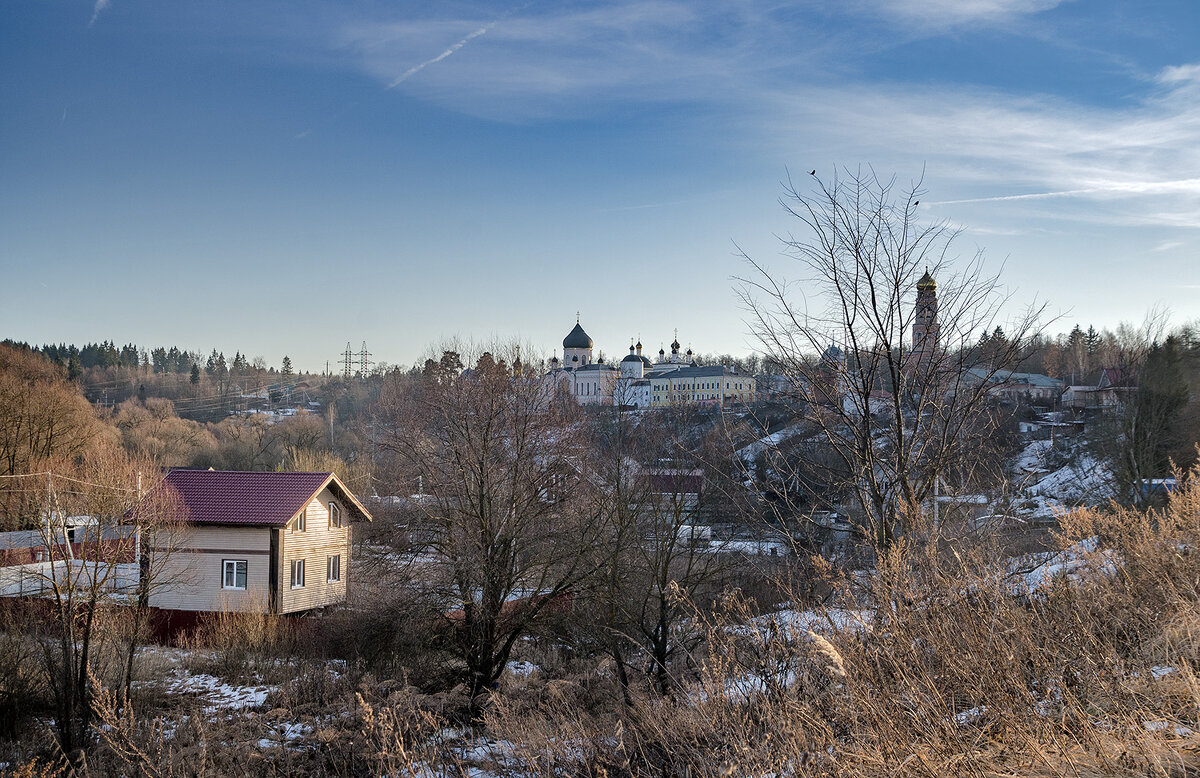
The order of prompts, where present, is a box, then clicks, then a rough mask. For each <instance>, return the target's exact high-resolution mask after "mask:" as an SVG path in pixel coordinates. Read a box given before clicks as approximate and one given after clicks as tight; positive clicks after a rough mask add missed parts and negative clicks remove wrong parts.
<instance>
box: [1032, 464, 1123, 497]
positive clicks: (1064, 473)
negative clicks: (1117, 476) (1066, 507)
mask: <svg viewBox="0 0 1200 778" xmlns="http://www.w3.org/2000/svg"><path fill="white" fill-rule="evenodd" d="M1026 493H1027V494H1029V495H1032V496H1041V497H1050V498H1053V499H1056V500H1060V501H1062V502H1066V503H1088V504H1094V503H1098V502H1103V501H1104V500H1107V499H1110V498H1111V497H1112V496H1113V490H1112V474H1111V473H1110V472H1109V470H1108V468H1107V467H1105V466H1104V465H1103V464H1102V463H1100V462H1099V461H1098V460H1096V459H1095V458H1094V457H1092V456H1089V455H1087V454H1083V455H1081V456H1079V457H1077V458H1076V459H1075V461H1073V462H1071V463H1070V464H1067V465H1064V466H1063V467H1060V468H1058V469H1057V470H1055V471H1053V472H1051V473H1049V474H1047V475H1046V476H1045V477H1043V478H1042V479H1041V480H1040V481H1038V482H1037V483H1036V484H1034V485H1033V486H1030V487H1028V488H1027V489H1026Z"/></svg>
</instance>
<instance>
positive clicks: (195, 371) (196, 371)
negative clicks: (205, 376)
mask: <svg viewBox="0 0 1200 778" xmlns="http://www.w3.org/2000/svg"><path fill="white" fill-rule="evenodd" d="M190 380H191V382H192V386H195V385H196V384H198V383H200V365H198V364H196V363H195V362H193V363H192V377H191V379H190Z"/></svg>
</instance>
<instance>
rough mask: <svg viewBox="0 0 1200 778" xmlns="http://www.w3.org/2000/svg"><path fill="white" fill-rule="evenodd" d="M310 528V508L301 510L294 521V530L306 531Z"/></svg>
mask: <svg viewBox="0 0 1200 778" xmlns="http://www.w3.org/2000/svg"><path fill="white" fill-rule="evenodd" d="M306 529H308V509H305V510H302V511H300V515H299V516H297V517H296V519H295V521H293V522H292V532H304V530H306Z"/></svg>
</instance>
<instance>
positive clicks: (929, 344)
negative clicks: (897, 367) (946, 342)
mask: <svg viewBox="0 0 1200 778" xmlns="http://www.w3.org/2000/svg"><path fill="white" fill-rule="evenodd" d="M937 313H938V301H937V281H934V280H933V276H931V275H929V268H925V275H923V276H921V280H920V281H917V306H916V312H915V315H914V317H913V326H912V350H913V353H914V354H915V355H917V357H918V358H919V359H921V360H922V361H924V360H925V359H929V358H931V357H932V356H933V354H934V353H935V352H936V351H937V347H938V318H937Z"/></svg>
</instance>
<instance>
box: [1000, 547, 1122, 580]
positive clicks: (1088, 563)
mask: <svg viewBox="0 0 1200 778" xmlns="http://www.w3.org/2000/svg"><path fill="white" fill-rule="evenodd" d="M1099 542H1100V541H1099V538H1097V537H1094V536H1093V537H1090V538H1085V539H1084V540H1081V541H1079V542H1078V543H1076V544H1075V545H1073V546H1071V547H1070V548H1067V549H1064V550H1063V551H1042V552H1039V553H1036V554H1025V555H1024V556H1020V557H1015V558H1013V559H1010V560H1009V562H1008V570H1007V573H1008V576H1009V577H1010V579H1011V584H1010V586H1011V589H1012V592H1013V593H1014V594H1033V593H1034V592H1038V591H1041V590H1043V589H1046V588H1048V587H1049V586H1052V585H1053V584H1054V582H1055V581H1056V580H1057V579H1060V578H1065V579H1066V580H1068V581H1077V580H1080V579H1081V578H1083V577H1085V576H1087V575H1093V574H1101V575H1114V574H1115V573H1116V572H1117V566H1118V565H1119V564H1120V559H1119V558H1118V557H1117V556H1116V554H1115V553H1114V552H1113V551H1112V550H1111V549H1100V548H1098V546H1099Z"/></svg>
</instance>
